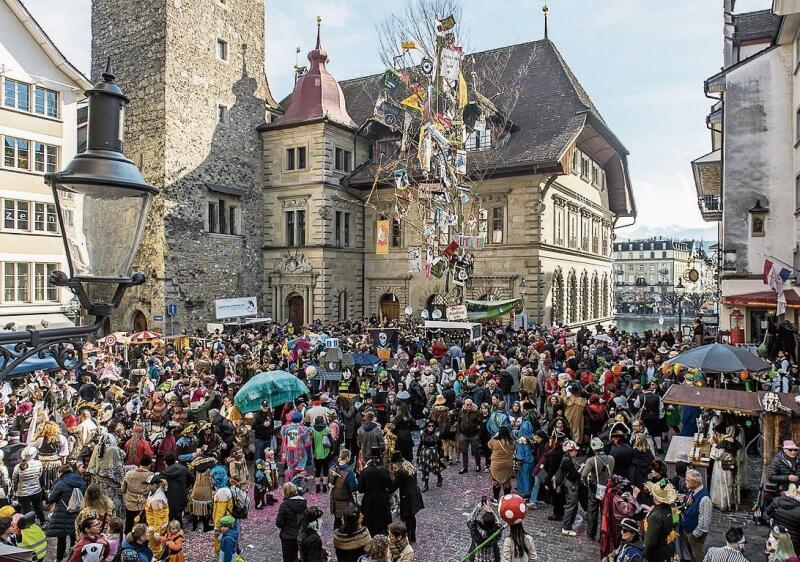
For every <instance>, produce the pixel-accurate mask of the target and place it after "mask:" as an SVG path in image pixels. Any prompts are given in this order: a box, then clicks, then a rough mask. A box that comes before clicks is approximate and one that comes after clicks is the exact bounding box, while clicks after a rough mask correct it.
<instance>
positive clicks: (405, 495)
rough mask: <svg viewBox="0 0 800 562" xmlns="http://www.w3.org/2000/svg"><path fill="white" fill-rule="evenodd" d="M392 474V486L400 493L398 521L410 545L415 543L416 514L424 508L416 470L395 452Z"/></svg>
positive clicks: (400, 454)
mask: <svg viewBox="0 0 800 562" xmlns="http://www.w3.org/2000/svg"><path fill="white" fill-rule="evenodd" d="M391 462H392V469H393V473H394V485H395V487H396V488H397V489H398V491H399V493H400V519H401V520H402V522H403V526H404V530H405V532H404V533H403V534H404V535H406V536H407V537H408V540H409V541H411V542H412V543H414V542H417V513H418V512H419V511H420V510H422V509H424V508H425V502H424V501H423V499H422V492H420V489H419V484H417V469H416V468H414V465H413V464H411V463H410V462H408V461H407V460H405V459H404V458H403V453H401V452H400V451H395V452H394V453H393V454H392V458H391Z"/></svg>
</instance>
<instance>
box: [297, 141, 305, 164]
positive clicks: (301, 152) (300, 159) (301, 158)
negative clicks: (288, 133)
mask: <svg viewBox="0 0 800 562" xmlns="http://www.w3.org/2000/svg"><path fill="white" fill-rule="evenodd" d="M297 169H298V170H305V169H306V147H305V146H298V147H297Z"/></svg>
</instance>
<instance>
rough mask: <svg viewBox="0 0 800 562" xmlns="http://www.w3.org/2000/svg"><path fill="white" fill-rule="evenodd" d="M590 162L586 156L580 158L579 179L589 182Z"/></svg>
mask: <svg viewBox="0 0 800 562" xmlns="http://www.w3.org/2000/svg"><path fill="white" fill-rule="evenodd" d="M591 168H592V161H591V160H589V158H587V157H586V156H582V157H581V178H582V179H584V180H586V181H589V178H590V176H591Z"/></svg>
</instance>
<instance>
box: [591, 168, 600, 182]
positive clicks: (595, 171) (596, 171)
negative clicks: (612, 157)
mask: <svg viewBox="0 0 800 562" xmlns="http://www.w3.org/2000/svg"><path fill="white" fill-rule="evenodd" d="M592 185H594V186H598V185H600V168H598V167H597V164H594V163H592Z"/></svg>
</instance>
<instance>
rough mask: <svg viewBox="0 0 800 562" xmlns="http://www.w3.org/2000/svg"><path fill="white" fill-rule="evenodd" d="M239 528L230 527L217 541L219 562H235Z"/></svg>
mask: <svg viewBox="0 0 800 562" xmlns="http://www.w3.org/2000/svg"><path fill="white" fill-rule="evenodd" d="M238 542H239V527H231V528H230V529H228V532H227V533H224V534H223V535H222V536H221V537H220V539H219V562H235V561H236V551H237V550H238Z"/></svg>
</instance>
